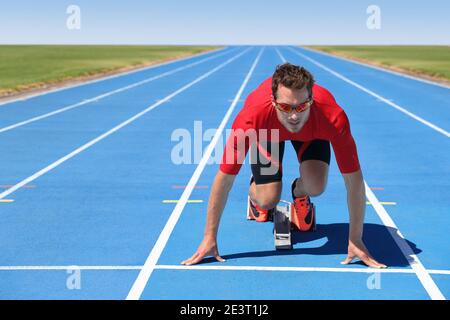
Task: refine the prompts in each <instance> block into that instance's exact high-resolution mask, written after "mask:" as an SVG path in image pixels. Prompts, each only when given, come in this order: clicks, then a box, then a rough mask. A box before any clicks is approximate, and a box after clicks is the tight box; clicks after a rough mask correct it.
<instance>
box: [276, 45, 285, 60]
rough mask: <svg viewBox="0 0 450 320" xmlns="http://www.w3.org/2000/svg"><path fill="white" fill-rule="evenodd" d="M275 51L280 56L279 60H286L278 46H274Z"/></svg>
mask: <svg viewBox="0 0 450 320" xmlns="http://www.w3.org/2000/svg"><path fill="white" fill-rule="evenodd" d="M275 51H276V52H277V54H278V56H279V57H280V59H281V61H283V63H285V62H287V60H286V58H285V57H284V56H283V55H282V54H281V52H280V50H278V48H275Z"/></svg>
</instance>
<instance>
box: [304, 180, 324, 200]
mask: <svg viewBox="0 0 450 320" xmlns="http://www.w3.org/2000/svg"><path fill="white" fill-rule="evenodd" d="M325 187H326V182H320V183H314V184H311V185H308V186H307V190H308V195H309V196H311V197H317V196H320V195H321V194H322V193H324V191H325Z"/></svg>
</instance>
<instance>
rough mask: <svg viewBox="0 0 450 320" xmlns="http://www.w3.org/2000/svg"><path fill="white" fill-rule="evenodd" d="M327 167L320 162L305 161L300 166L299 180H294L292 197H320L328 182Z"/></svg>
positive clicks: (326, 164) (324, 163)
mask: <svg viewBox="0 0 450 320" xmlns="http://www.w3.org/2000/svg"><path fill="white" fill-rule="evenodd" d="M329 167H330V166H329V165H328V163H326V162H323V161H321V160H306V161H303V162H302V163H301V165H300V178H298V179H297V180H296V184H295V189H294V195H295V196H296V197H303V196H306V195H308V196H310V197H316V196H318V195H321V194H322V193H323V192H324V191H325V188H326V185H327V181H328V169H329Z"/></svg>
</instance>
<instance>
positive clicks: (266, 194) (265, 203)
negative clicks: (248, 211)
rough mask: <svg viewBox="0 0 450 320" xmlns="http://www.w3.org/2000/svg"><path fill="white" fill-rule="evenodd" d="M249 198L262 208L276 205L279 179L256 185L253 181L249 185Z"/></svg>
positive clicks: (279, 184)
mask: <svg viewBox="0 0 450 320" xmlns="http://www.w3.org/2000/svg"><path fill="white" fill-rule="evenodd" d="M249 195H250V199H251V201H252V202H253V203H255V204H257V205H258V206H260V207H261V208H263V209H266V210H270V209H273V208H275V207H276V205H277V204H278V202H280V197H281V181H277V182H270V183H266V184H259V185H257V184H256V183H255V181H253V182H252V184H251V185H250V190H249Z"/></svg>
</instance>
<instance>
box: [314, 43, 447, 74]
mask: <svg viewBox="0 0 450 320" xmlns="http://www.w3.org/2000/svg"><path fill="white" fill-rule="evenodd" d="M309 48H312V49H317V50H322V51H325V52H328V53H332V54H336V55H341V56H344V57H348V58H356V59H360V60H363V61H367V62H372V63H375V64H377V65H380V66H386V67H391V68H393V69H397V70H405V71H409V72H412V73H416V74H422V75H427V76H431V77H435V78H439V79H443V80H450V46H309Z"/></svg>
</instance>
